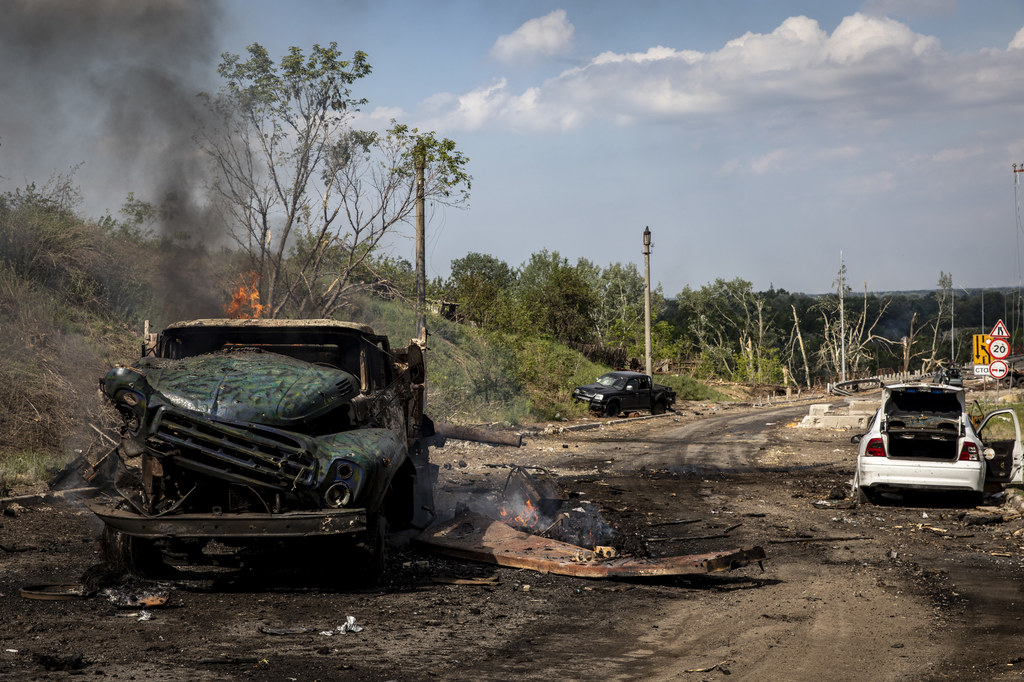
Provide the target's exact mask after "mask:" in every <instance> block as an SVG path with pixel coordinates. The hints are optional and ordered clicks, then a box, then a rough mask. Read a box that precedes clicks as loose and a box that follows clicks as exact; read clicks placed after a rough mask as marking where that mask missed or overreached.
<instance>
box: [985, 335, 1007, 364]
mask: <svg viewBox="0 0 1024 682" xmlns="http://www.w3.org/2000/svg"><path fill="white" fill-rule="evenodd" d="M988 353H989V355H991V356H992V358H993V359H994V360H1005V359H1006V358H1008V357H1009V356H1010V344H1009V343H1007V342H1006V339H1000V338H997V337H992V338H991V339H990V340H989V343H988Z"/></svg>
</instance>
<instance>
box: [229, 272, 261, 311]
mask: <svg viewBox="0 0 1024 682" xmlns="http://www.w3.org/2000/svg"><path fill="white" fill-rule="evenodd" d="M243 279H246V280H248V282H247V283H246V282H243V283H242V284H239V285H238V289H236V290H235V293H234V294H232V296H231V302H230V303H228V304H227V305H225V306H224V314H225V315H227V316H228V317H233V318H235V319H239V320H247V319H255V318H258V317H259V316H260V315H262V314H263V309H264V308H265V307H266V306H264V305H263V304H262V303H260V290H259V283H260V276H259V273H256V272H250V273H248V274H246V275H244V276H243Z"/></svg>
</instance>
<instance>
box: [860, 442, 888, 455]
mask: <svg viewBox="0 0 1024 682" xmlns="http://www.w3.org/2000/svg"><path fill="white" fill-rule="evenodd" d="M864 455H865V456H866V457H885V443H883V442H882V439H881V438H872V439H871V440H869V441H868V445H867V447H866V448H864Z"/></svg>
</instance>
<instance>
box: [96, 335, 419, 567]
mask: <svg viewBox="0 0 1024 682" xmlns="http://www.w3.org/2000/svg"><path fill="white" fill-rule="evenodd" d="M100 385H101V390H102V393H103V394H104V396H105V397H106V398H107V399H109V400H110V401H111V402H112V404H113V406H114V407H115V408H116V409H117V411H118V412H119V413H120V416H121V418H122V426H121V431H122V438H121V441H120V443H119V445H118V446H117V448H116V451H115V452H114V453H112V455H111V456H109V457H108V460H110V462H108V466H109V468H110V469H111V472H110V473H111V476H110V479H111V480H112V481H113V484H112V487H113V488H114V489H115V490H116V494H114V495H111V496H110V497H109V498H108V499H106V500H99V501H92V502H90V503H89V506H90V508H91V510H92V511H93V512H94V513H95V514H96V515H97V516H98V517H99V518H100V519H101V520H102V521H103V523H104V524H105V530H104V546H105V551H106V553H107V555H108V559H111V560H113V561H116V562H119V563H123V564H126V565H127V567H128V568H133V569H136V570H148V569H149V568H150V567H152V566H153V565H160V562H161V561H162V560H163V559H164V558H166V557H167V556H168V555H175V556H182V555H184V556H186V557H188V561H189V563H196V562H199V561H200V560H201V559H202V558H203V553H204V547H205V546H206V545H207V544H208V543H209V542H210V541H212V540H216V541H217V542H218V543H221V544H226V545H229V546H230V545H237V546H241V545H245V544H246V543H260V542H263V541H269V540H273V541H282V540H289V539H298V538H307V539H308V538H330V537H331V536H349V539H351V540H352V541H353V542H351V543H350V545H351V546H352V547H353V548H355V551H356V552H357V553H358V552H362V553H363V556H359V557H357V559H356V560H355V561H353V562H348V563H349V564H358V565H359V566H360V567H361V570H362V571H364V573H365V574H366V575H367V576H368V577H370V578H371V579H372V578H374V577H375V576H376V575H378V574H379V573H380V571H381V570H382V569H383V567H384V565H385V562H386V559H387V556H386V555H387V536H388V532H389V529H401V528H408V527H422V526H425V525H426V524H427V523H429V521H430V520H431V519H432V506H433V498H432V487H433V481H434V479H435V478H436V470H435V471H432V469H431V465H430V464H429V462H428V458H427V449H428V445H430V444H431V442H433V439H434V438H435V435H434V429H433V424H432V422H431V421H430V419H429V418H428V417H426V416H425V415H424V414H423V405H424V363H423V353H422V349H421V347H420V346H419V345H417V344H416V343H412V344H410V345H409V346H408V347H404V348H397V349H394V348H391V346H390V344H389V341H388V339H387V337H386V336H381V335H378V334H375V333H374V332H373V330H372V329H371V328H370V327H369V326H367V325H363V324H355V323H350V322H340V321H335V320H259V319H241V320H238V319H204V320H193V321H188V322H180V323H177V324H173V325H171V326H169V327H167V328H166V329H164V330H163V331H162V332H161V333H160V334H158V335H152V336H150V335H147V338H146V341H145V342H144V344H143V354H142V357H141V358H139V359H138V360H137V361H135V362H133V363H132V364H131V366H118V367H115V368H114V369H112V370H110V372H108V373H107V375H106V376H105V377H103V378H102V379H101V381H100ZM115 466H116V471H114V470H113V469H114V467H115ZM336 556H339V555H336Z"/></svg>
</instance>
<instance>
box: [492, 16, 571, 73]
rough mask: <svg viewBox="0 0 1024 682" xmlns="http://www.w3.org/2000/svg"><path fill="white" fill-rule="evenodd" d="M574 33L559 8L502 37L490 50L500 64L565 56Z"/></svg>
mask: <svg viewBox="0 0 1024 682" xmlns="http://www.w3.org/2000/svg"><path fill="white" fill-rule="evenodd" d="M574 31H575V28H574V27H573V25H572V24H570V23H569V21H568V19H567V18H566V14H565V10H564V9H556V10H555V11H554V12H552V13H551V14H547V15H545V16H543V17H538V18H537V19H530V20H529V21H527V22H526V23H525V24H523V25H522V26H520V27H519V28H517V29H516V30H515V31H513V32H512V33H509V34H508V35H504V36H501V37H499V38H498V40H497V41H495V43H494V47H492V48H491V56H492V57H494V58H495V59H497V60H498V61H500V62H516V61H532V60H535V59H537V58H538V57H550V56H552V55H557V54H562V53H564V52H566V51H567V50H568V49H569V48H570V47H572V35H573V32H574Z"/></svg>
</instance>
